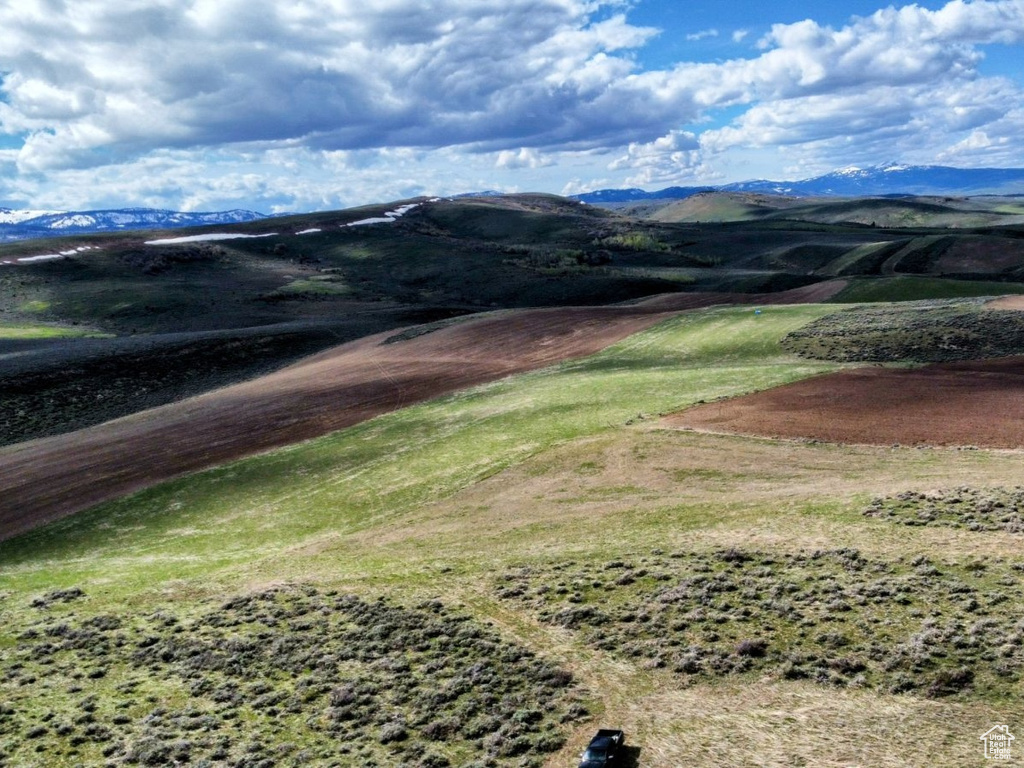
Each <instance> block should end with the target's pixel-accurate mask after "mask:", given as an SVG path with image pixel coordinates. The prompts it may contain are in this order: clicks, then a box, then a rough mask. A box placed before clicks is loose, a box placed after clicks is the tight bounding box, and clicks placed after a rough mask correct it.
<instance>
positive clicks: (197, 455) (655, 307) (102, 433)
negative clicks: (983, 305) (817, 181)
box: [0, 281, 845, 540]
mask: <svg viewBox="0 0 1024 768" xmlns="http://www.w3.org/2000/svg"><path fill="white" fill-rule="evenodd" d="M844 284H845V283H843V282H841V281H833V282H829V283H823V284H818V285H814V286H810V287H808V288H802V289H797V290H794V291H787V292H784V293H778V294H770V295H733V294H711V293H705V294H670V295H664V296H657V297H654V298H652V299H648V300H647V301H644V302H641V303H638V304H634V305H626V306H621V305H620V306H613V307H567V308H557V309H534V310H521V311H512V312H506V313H499V314H495V315H491V316H485V317H481V318H478V319H468V320H465V321H463V322H460V323H457V324H455V325H452V326H449V327H447V328H443V329H441V330H437V331H434V332H433V333H429V334H425V335H422V336H418V337H415V338H412V339H409V340H407V341H402V342H398V343H393V344H382V342H383V341H384V339H385V338H387V337H388V336H390V335H392V334H393V333H394V332H391V333H384V334H379V335H376V336H371V337H367V338H365V339H360V340H359V341H355V342H351V343H349V344H344V345H342V346H339V347H335V348H334V349H331V350H328V351H326V352H323V353H321V354H319V355H316V356H314V357H311V358H308V359H306V360H304V361H302V362H301V363H298V364H296V365H293V366H290V367H288V368H285V369H283V370H281V371H278V372H276V373H273V374H271V375H269V376H264V377H262V378H259V379H255V380H253V381H249V382H245V383H242V384H238V385H235V386H231V387H226V388H224V389H220V390H217V391H214V392H209V393H207V394H204V395H201V396H199V397H194V398H191V399H188V400H184V401H181V402H178V403H173V404H170V405H166V406H163V407H161V408H154V409H152V410H149V411H144V412H142V413H137V414H134V415H132V416H128V417H125V418H123V419H117V420H115V421H110V422H107V423H105V424H101V425H98V426H95V427H90V428H88V429H83V430H79V431H78V432H73V433H70V434H66V435H59V436H56V437H51V438H43V439H40V440H34V441H30V442H26V443H21V444H18V445H14V446H10V447H8V448H5V449H2V450H0V540H2V539H5V538H10V537H11V536H14V535H16V534H18V533H22V532H24V531H27V530H30V529H31V528H34V527H37V526H39V525H41V524H43V523H46V522H50V521H52V520H56V519H58V518H61V517H64V516H66V515H69V514H73V513H75V512H78V511H80V510H83V509H86V508H87V507H90V506H93V505H95V504H98V503H100V502H102V501H106V500H109V499H113V498H117V497H119V496H123V495H126V494H128V493H132V492H134V491H137V490H141V489H142V488H146V487H148V486H151V485H155V484H156V483H159V482H162V481H164V480H168V479H170V478H173V477H178V476H180V475H183V474H186V473H188V472H193V471H196V470H200V469H205V468H209V467H213V466H216V465H218V464H223V463H225V462H227V461H231V460H234V459H238V458H241V457H244V456H250V455H253V454H255V453H259V452H261V451H266V450H269V449H272V448H277V447H280V446H284V445H288V444H291V443H295V442H298V441H301V440H305V439H308V438H312V437H317V436H320V435H323V434H326V433H328V432H331V431H334V430H337V429H341V428H343V427H347V426H351V425H353V424H356V423H358V422H361V421H364V420H366V419H370V418H372V417H374V416H377V415H379V414H381V413H385V412H387V411H391V410H395V409H397V408H401V407H403V406H407V405H412V404H413V403H418V402H421V401H424V400H428V399H430V398H433V397H437V396H439V395H443V394H446V393H449V392H452V391H455V390H457V389H461V388H465V387H469V386H474V385H476V384H482V383H485V382H488V381H494V380H496V379H499V378H503V377H505V376H509V375H511V374H514V373H519V372H522V371H528V370H534V369H537V368H542V367H544V366H548V365H551V364H553V363H557V362H559V361H562V360H567V359H571V358H575V357H582V356H585V355H590V354H593V353H595V352H597V351H599V350H601V349H603V348H604V347H606V346H608V345H609V344H613V343H614V342H616V341H619V340H620V339H623V338H625V337H626V336H628V335H630V334H632V333H636V332H637V331H640V330H643V329H644V328H648V327H650V326H651V325H654V324H655V323H657V322H658V321H660V320H663V319H665V318H666V317H669V316H670V315H672V314H675V313H677V312H680V311H684V310H687V309H697V308H701V307H707V306H712V305H715V304H729V303H737V304H755V303H756V304H773V303H774V304H783V303H789V304H794V303H806V302H816V301H822V300H824V299H826V298H828V297H829V296H831V295H834V294H835V293H836V292H837V291H838V290H840V289H841V288H842V287H843V286H844Z"/></svg>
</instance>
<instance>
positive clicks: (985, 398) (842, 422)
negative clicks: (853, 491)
mask: <svg viewBox="0 0 1024 768" xmlns="http://www.w3.org/2000/svg"><path fill="white" fill-rule="evenodd" d="M665 422H666V423H667V424H668V425H670V426H674V427H688V428H693V429H703V430H709V431H715V432H733V433H738V434H750V435H763V436H768V437H782V438H807V439H814V440H824V441H827V442H835V443H860V444H869V445H891V444H901V445H932V446H974V447H979V448H1020V447H1022V446H1024V357H1008V358H1000V359H997V360H980V361H964V362H957V363H943V364H938V365H930V366H926V367H923V368H917V369H912V370H908V369H894V368H881V367H869V368H859V369H856V370H849V371H841V372H839V373H833V374H828V375H825V376H818V377H815V378H811V379H805V380H803V381H798V382H796V383H794V384H789V385H786V386H783V387H778V388H776V389H771V390H767V391H764V392H757V393H755V394H752V395H747V396H745V397H739V398H736V399H734V400H725V401H720V402H714V403H706V404H703V405H699V406H696V407H694V408H690V409H688V410H686V411H683V412H681V413H677V414H673V415H672V416H669V417H667V418H666V420H665Z"/></svg>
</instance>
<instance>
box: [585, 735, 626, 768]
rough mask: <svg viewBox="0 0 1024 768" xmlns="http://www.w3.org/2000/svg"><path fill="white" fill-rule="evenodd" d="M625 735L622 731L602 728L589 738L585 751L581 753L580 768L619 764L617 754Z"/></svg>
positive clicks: (620, 750) (600, 767)
mask: <svg viewBox="0 0 1024 768" xmlns="http://www.w3.org/2000/svg"><path fill="white" fill-rule="evenodd" d="M625 740H626V735H625V734H624V733H623V732H622V731H613V730H610V729H608V728H602V729H601V730H599V731H598V732H597V734H596V735H595V736H594V738H592V739H591V740H590V745H589V746H588V747H587V751H586V752H584V753H583V760H582V762H581V763H580V768H606V767H608V766H613V765H618V764H619V754H620V753H621V752H622V743H623V742H624V741H625Z"/></svg>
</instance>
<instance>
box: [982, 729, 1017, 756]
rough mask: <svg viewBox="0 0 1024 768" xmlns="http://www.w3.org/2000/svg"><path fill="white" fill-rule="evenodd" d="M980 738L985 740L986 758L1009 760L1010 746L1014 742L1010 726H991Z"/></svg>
mask: <svg viewBox="0 0 1024 768" xmlns="http://www.w3.org/2000/svg"><path fill="white" fill-rule="evenodd" d="M980 739H981V740H982V741H984V742H985V759H986V760H1009V759H1010V746H1011V745H1012V744H1013V740H1014V735H1013V734H1012V733H1010V726H1008V725H996V726H993V727H992V728H989V729H988V731H986V732H985V733H984V734H983V735H982V736H981V737H980Z"/></svg>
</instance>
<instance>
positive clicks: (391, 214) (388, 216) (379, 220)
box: [345, 203, 420, 227]
mask: <svg viewBox="0 0 1024 768" xmlns="http://www.w3.org/2000/svg"><path fill="white" fill-rule="evenodd" d="M419 206H420V204H419V203H409V204H408V205H400V206H398V207H397V208H396V209H395V210H393V211H387V212H386V213H385V214H384V215H383V216H373V217H371V218H369V219H360V220H359V221H350V222H349V223H348V224H346V225H345V226H346V227H363V226H366V225H367V224H394V222H395V219H397V218H400V217H402V216H405V214H407V213H408V212H409V211H411V210H412V209H413V208H419Z"/></svg>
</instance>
